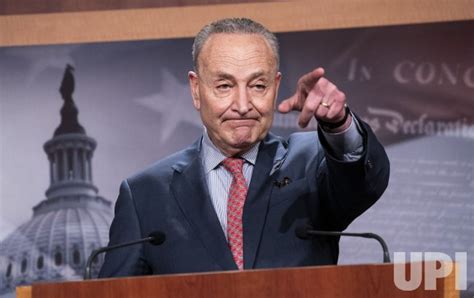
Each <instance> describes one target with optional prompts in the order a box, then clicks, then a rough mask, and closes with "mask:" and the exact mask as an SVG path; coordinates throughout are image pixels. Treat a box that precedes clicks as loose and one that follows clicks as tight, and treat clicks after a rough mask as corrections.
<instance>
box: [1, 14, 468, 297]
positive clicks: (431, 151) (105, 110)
mask: <svg viewBox="0 0 474 298" xmlns="http://www.w3.org/2000/svg"><path fill="white" fill-rule="evenodd" d="M472 32H474V22H455V23H438V24H425V25H411V26H392V27H383V28H365V29H347V30H329V31H314V32H296V33H285V34H279V35H278V37H279V39H280V43H281V60H282V63H281V71H282V73H283V82H282V86H281V90H280V95H279V100H281V99H283V98H285V97H286V96H288V95H290V94H292V93H293V91H294V86H295V84H296V80H297V78H298V77H299V76H300V75H301V74H303V73H306V72H308V71H310V70H311V69H312V68H314V67H317V66H323V67H325V68H326V73H327V77H328V78H329V79H330V80H332V81H333V82H335V83H336V84H337V85H338V86H339V88H340V89H341V90H343V91H344V92H345V93H346V94H347V97H348V103H349V105H350V106H351V108H352V110H353V111H354V112H355V113H357V114H358V115H360V116H361V117H362V118H363V119H364V120H366V121H367V122H368V123H369V124H370V125H371V126H372V128H373V129H374V131H375V132H376V134H377V135H378V137H379V138H380V139H381V141H382V143H383V144H384V145H385V147H386V149H387V152H388V154H389V158H390V160H391V179H390V184H389V187H388V189H387V191H386V193H385V194H384V196H383V197H382V199H381V200H380V201H379V202H378V203H376V205H375V206H374V207H372V208H371V209H370V210H369V211H367V212H366V213H365V214H364V215H362V216H361V217H360V218H358V219H357V220H356V221H355V222H354V223H353V224H352V225H351V226H350V227H349V228H348V230H349V231H353V232H356V231H357V232H362V231H364V232H365V231H370V232H375V233H378V234H380V235H382V236H383V237H384V238H385V239H386V240H387V242H388V245H389V248H390V250H391V252H392V253H393V252H394V251H404V252H411V251H437V252H443V253H446V254H448V255H450V256H451V257H454V253H455V252H467V256H468V264H471V266H472V264H474V241H473V235H474V154H473V152H474V98H473V94H474V93H473V91H474V55H473V54H472V53H474V40H473V39H472ZM191 45H192V40H191V39H170V40H156V41H136V42H116V43H96V44H74V45H56V46H31V47H4V48H0V150H1V152H0V153H1V159H0V161H1V167H0V182H1V184H0V185H1V190H0V208H1V209H0V225H1V228H0V240H1V241H2V242H1V247H0V282H1V284H0V294H3V295H11V291H12V287H13V286H14V285H16V284H24V283H30V282H32V281H35V280H41V279H45V276H46V277H47V279H75V278H79V275H78V272H79V271H78V270H75V271H74V270H72V271H67V270H66V271H61V272H62V273H61V274H59V275H58V274H57V275H55V276H50V275H48V274H47V273H44V272H43V273H42V274H40V273H41V272H42V271H41V270H39V269H38V263H37V261H36V260H30V261H27V262H25V264H23V263H22V262H23V260H24V259H27V260H29V259H28V255H29V254H30V252H31V251H32V248H31V247H18V246H15V247H13V246H12V244H10V243H11V239H13V237H20V236H18V234H19V233H24V230H22V229H21V227H22V225H23V226H24V225H26V224H28V223H30V222H31V221H32V220H33V219H34V218H33V217H32V216H33V215H32V207H33V206H36V205H38V204H40V203H41V202H42V201H43V200H45V199H46V197H45V195H44V192H45V190H46V189H47V188H48V187H49V183H50V173H49V171H50V165H49V161H48V158H47V156H46V154H45V153H44V151H43V149H42V146H43V144H44V143H45V142H46V141H48V140H49V139H51V138H52V136H53V132H54V130H55V128H56V127H57V126H58V125H59V123H60V114H59V109H60V108H61V106H62V99H61V95H60V94H59V92H58V89H59V86H60V83H61V80H62V77H63V74H64V69H65V67H66V64H71V65H73V66H74V67H75V72H74V76H75V80H76V88H75V92H74V94H73V97H74V100H75V102H76V105H77V107H78V109H79V121H80V123H81V124H82V125H83V126H84V128H85V129H86V132H87V135H88V136H90V137H92V138H94V139H95V140H96V142H97V149H96V150H95V153H94V156H93V159H92V173H93V181H94V184H95V185H96V186H97V187H98V188H99V194H100V195H101V196H102V197H104V198H105V199H107V200H109V201H111V202H112V206H113V202H114V201H115V199H116V197H117V194H118V186H119V184H120V181H121V180H122V179H124V178H126V177H128V176H130V175H131V174H133V173H135V172H137V171H139V170H140V169H142V168H144V167H145V166H147V165H148V164H150V163H152V162H154V161H156V160H158V159H160V158H162V157H164V156H166V155H168V154H170V153H172V152H175V151H177V150H179V149H181V148H183V147H185V146H187V145H188V144H190V143H191V142H193V141H194V140H195V139H196V138H198V137H199V136H200V134H201V133H202V125H201V123H200V120H199V116H198V114H197V113H196V112H195V111H194V110H193V107H192V103H191V97H190V94H189V89H188V83H187V71H188V70H190V69H191V67H192V61H191V50H190V49H191ZM296 119H297V114H292V115H276V117H275V121H274V124H273V128H272V131H273V132H275V133H277V134H280V135H283V136H285V135H288V134H289V133H291V132H294V131H297V130H298V129H299V128H298V127H297V120H296ZM314 128H315V123H314V122H313V123H312V125H311V127H310V129H314ZM112 206H111V207H109V208H110V210H112ZM86 207H87V206H86ZM42 229H46V228H45V227H43V228H42ZM56 229H58V227H56ZM62 232H63V233H67V229H63V230H62ZM51 233H53V231H51ZM24 237H26V238H28V237H29V236H26V235H24ZM103 238H104V237H102V238H101V241H100V243H98V244H105V243H106V242H107V239H103ZM9 239H10V241H9ZM19 239H20V238H19ZM23 243H29V245H32V246H34V245H35V239H29V241H28V242H23ZM7 244H8V245H7ZM341 244H342V246H341V257H340V263H368V262H380V261H381V260H382V253H381V250H380V247H379V245H378V244H377V243H375V242H371V241H370V240H355V239H343V240H342V241H341ZM64 245H65V247H66V248H67V246H68V245H69V244H68V243H65V244H64ZM392 256H393V254H392ZM47 257H49V258H53V257H52V255H51V254H48V253H47ZM83 262H84V261H83V260H81V262H80V263H81V264H82V265H83ZM47 270H49V269H47ZM468 280H469V281H468V285H469V287H470V289H471V291H474V289H473V282H474V270H473V268H469V266H468ZM9 293H10V294H9Z"/></svg>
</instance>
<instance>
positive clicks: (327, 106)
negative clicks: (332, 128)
mask: <svg viewBox="0 0 474 298" xmlns="http://www.w3.org/2000/svg"><path fill="white" fill-rule="evenodd" d="M321 105H322V106H323V107H325V108H329V107H330V106H331V105H330V104H328V103H327V102H321Z"/></svg>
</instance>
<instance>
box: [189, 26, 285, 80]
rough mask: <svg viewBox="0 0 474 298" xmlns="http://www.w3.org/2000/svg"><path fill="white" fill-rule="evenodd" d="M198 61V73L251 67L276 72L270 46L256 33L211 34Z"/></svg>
mask: <svg viewBox="0 0 474 298" xmlns="http://www.w3.org/2000/svg"><path fill="white" fill-rule="evenodd" d="M198 61H199V63H198V65H199V72H203V71H219V68H221V67H224V68H227V67H232V68H241V69H246V68H247V67H251V66H253V67H256V66H259V67H260V68H262V69H263V70H266V69H268V70H269V71H270V70H271V71H272V72H276V68H277V58H276V56H275V53H273V50H272V48H271V46H270V44H269V43H268V41H267V40H266V39H265V38H264V37H263V36H262V35H260V34H256V33H248V34H247V33H215V34H212V35H211V36H210V37H209V38H208V39H207V40H206V42H205V43H204V45H203V47H202V50H201V53H200V55H199V57H198Z"/></svg>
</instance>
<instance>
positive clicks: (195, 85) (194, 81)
mask: <svg viewBox="0 0 474 298" xmlns="http://www.w3.org/2000/svg"><path fill="white" fill-rule="evenodd" d="M188 79H189V87H190V89H191V96H192V97H193V105H194V107H195V108H196V110H198V111H199V109H201V101H200V98H199V82H198V81H199V79H198V75H197V73H195V72H194V71H189V72H188Z"/></svg>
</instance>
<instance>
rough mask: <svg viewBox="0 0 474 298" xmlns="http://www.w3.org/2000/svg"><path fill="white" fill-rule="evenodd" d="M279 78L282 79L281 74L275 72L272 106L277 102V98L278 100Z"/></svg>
mask: <svg viewBox="0 0 474 298" xmlns="http://www.w3.org/2000/svg"><path fill="white" fill-rule="evenodd" d="M281 77H282V74H281V72H277V74H276V76H275V85H276V87H275V90H276V92H275V100H274V104H275V103H276V101H277V98H278V90H279V89H280V83H281Z"/></svg>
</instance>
